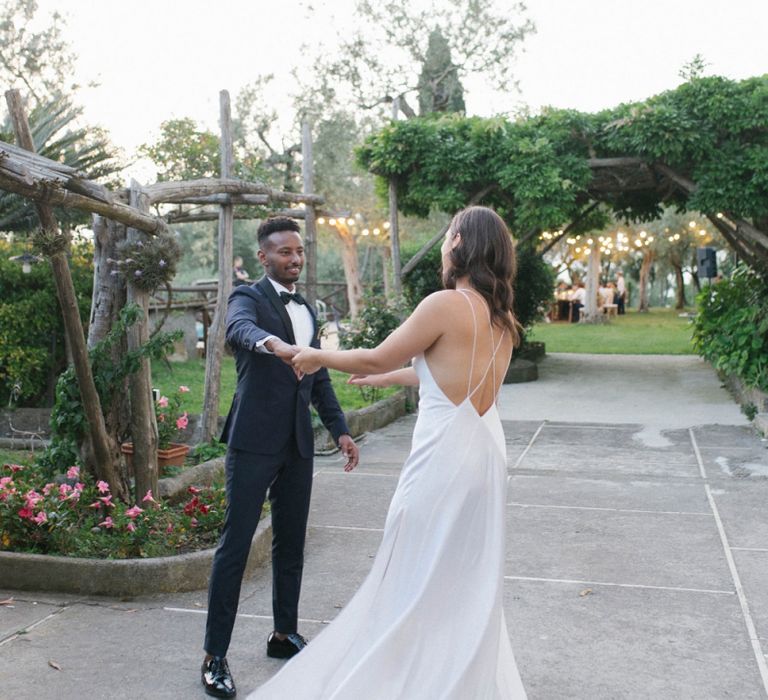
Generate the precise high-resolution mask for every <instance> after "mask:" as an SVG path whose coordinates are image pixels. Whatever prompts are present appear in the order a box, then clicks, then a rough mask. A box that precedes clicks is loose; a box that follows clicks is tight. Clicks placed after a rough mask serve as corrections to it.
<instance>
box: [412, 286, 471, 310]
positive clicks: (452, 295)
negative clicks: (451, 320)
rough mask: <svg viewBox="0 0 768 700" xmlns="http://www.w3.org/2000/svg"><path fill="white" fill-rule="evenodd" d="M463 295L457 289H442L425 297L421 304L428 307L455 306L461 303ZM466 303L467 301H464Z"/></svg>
mask: <svg viewBox="0 0 768 700" xmlns="http://www.w3.org/2000/svg"><path fill="white" fill-rule="evenodd" d="M462 296H463V295H462V294H461V293H460V292H457V291H456V290H455V289H441V290H440V291H438V292H432V294H430V295H428V296H426V297H424V298H423V299H422V300H421V301H420V302H419V306H423V307H424V308H427V309H432V310H434V309H437V308H440V309H446V308H451V307H453V306H455V305H456V304H457V303H461V297H462ZM464 303H466V302H464Z"/></svg>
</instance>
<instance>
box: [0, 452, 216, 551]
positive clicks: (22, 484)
mask: <svg viewBox="0 0 768 700" xmlns="http://www.w3.org/2000/svg"><path fill="white" fill-rule="evenodd" d="M188 494H189V495H188V497H187V500H186V501H184V502H183V503H180V504H178V505H170V504H167V503H165V502H158V501H157V500H155V499H154V497H153V496H152V492H151V491H150V492H148V493H147V495H146V496H145V497H144V499H143V500H142V502H141V503H138V504H135V505H133V506H130V507H129V504H126V503H122V502H121V501H113V500H112V498H113V497H112V494H111V493H110V488H109V484H107V483H106V482H103V481H99V482H95V481H94V479H93V478H92V477H91V476H90V475H88V474H81V473H80V469H79V468H78V467H76V466H75V467H70V468H69V469H67V470H66V479H59V480H57V481H56V482H54V481H48V482H47V483H46V476H45V474H44V473H42V472H40V470H38V469H37V468H36V467H34V466H32V467H24V466H21V465H18V464H5V465H3V467H2V469H0V533H2V535H0V550H6V551H12V552H35V553H38V554H57V555H61V556H71V557H91V558H99V559H105V558H106V559H126V558H137V557H157V556H167V555H172V554H180V553H183V552H186V551H191V550H196V549H201V548H205V547H212V546H213V545H214V544H215V543H216V540H217V539H218V535H219V531H220V529H221V526H222V524H223V522H224V513H225V511H226V494H225V491H224V488H223V486H222V485H221V484H215V485H214V486H213V487H210V488H204V489H202V488H197V487H195V486H190V487H189V489H188Z"/></svg>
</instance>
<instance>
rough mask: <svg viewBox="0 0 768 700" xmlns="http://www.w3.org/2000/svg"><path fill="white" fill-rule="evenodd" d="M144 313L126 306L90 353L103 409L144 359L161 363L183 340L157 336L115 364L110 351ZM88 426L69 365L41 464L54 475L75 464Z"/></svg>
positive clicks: (175, 335) (58, 388)
mask: <svg viewBox="0 0 768 700" xmlns="http://www.w3.org/2000/svg"><path fill="white" fill-rule="evenodd" d="M141 314H142V311H141V309H140V308H139V307H138V306H137V305H136V304H129V305H127V306H125V307H123V308H122V310H121V311H120V317H119V319H118V321H117V322H116V323H115V324H114V325H113V326H112V328H111V329H110V331H109V333H107V335H106V337H105V338H104V339H103V340H102V341H100V342H99V343H97V344H96V345H95V346H94V347H93V348H91V350H90V351H89V356H90V360H91V370H92V372H93V379H94V382H95V383H96V390H97V391H98V393H99V398H100V399H101V402H102V406H106V405H107V401H108V399H109V397H110V396H111V394H112V393H113V392H115V391H121V390H122V387H123V384H124V381H125V379H126V378H127V377H128V376H130V375H131V374H132V373H134V372H136V371H137V370H138V369H139V367H140V364H141V361H142V359H143V358H145V357H149V358H151V359H154V360H161V359H162V358H164V357H165V356H166V355H167V354H168V353H169V352H170V351H171V350H172V348H173V343H174V342H175V341H176V340H178V339H179V338H180V337H181V334H182V331H172V332H169V333H157V334H156V335H154V336H152V337H151V338H150V339H149V340H148V341H147V342H146V343H145V344H144V345H142V346H141V347H139V348H138V349H136V350H131V351H128V352H126V353H124V354H123V355H122V356H121V358H120V362H118V363H114V362H113V360H112V354H111V349H112V348H113V347H115V346H116V345H118V344H119V343H120V339H121V338H122V336H123V335H124V334H125V332H126V330H127V329H128V328H130V327H131V326H132V325H133V324H134V323H136V322H137V321H138V319H139V317H140V315H141ZM86 425H87V422H86V419H85V412H84V410H83V404H82V399H81V397H80V389H79V388H78V385H77V378H76V377H75V371H74V368H73V367H71V366H70V367H69V368H68V369H67V370H66V371H65V372H63V373H62V375H61V376H60V377H59V381H58V383H57V385H56V402H55V403H54V406H53V412H52V413H51V445H50V447H49V448H48V449H47V450H46V452H45V453H44V455H43V457H42V458H41V460H40V463H41V465H43V466H44V467H45V468H46V469H48V470H49V472H50V473H53V472H55V471H56V470H61V469H65V468H66V467H67V466H68V465H70V464H74V463H75V462H76V461H77V459H78V445H79V444H80V442H81V440H82V437H83V434H84V431H85V429H86ZM118 437H123V436H118Z"/></svg>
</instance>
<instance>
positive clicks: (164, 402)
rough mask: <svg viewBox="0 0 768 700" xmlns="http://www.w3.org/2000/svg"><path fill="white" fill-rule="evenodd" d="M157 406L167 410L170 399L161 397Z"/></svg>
mask: <svg viewBox="0 0 768 700" xmlns="http://www.w3.org/2000/svg"><path fill="white" fill-rule="evenodd" d="M157 405H158V406H159V407H160V408H167V407H168V397H167V396H161V397H160V398H159V399H158V400H157Z"/></svg>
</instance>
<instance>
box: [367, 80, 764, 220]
mask: <svg viewBox="0 0 768 700" xmlns="http://www.w3.org/2000/svg"><path fill="white" fill-rule="evenodd" d="M619 156H622V157H624V156H627V157H638V158H641V159H642V160H644V161H645V162H647V163H649V164H651V165H653V164H656V163H662V164H665V165H667V166H669V167H671V168H672V169H674V170H675V171H676V172H677V173H678V174H679V175H680V176H682V177H684V178H688V179H690V180H692V181H693V182H695V184H696V190H695V192H694V193H693V194H692V195H691V196H690V197H689V198H688V199H687V200H686V199H685V198H684V197H683V196H682V195H680V194H679V193H678V194H675V193H674V192H671V193H667V195H668V197H667V201H668V203H670V204H677V205H678V206H680V207H682V208H686V209H687V208H690V209H693V210H698V211H702V212H705V213H715V212H719V211H725V212H730V213H731V214H732V215H733V216H742V217H748V218H752V219H753V220H758V219H763V218H765V217H766V216H768V76H760V77H754V78H749V79H747V80H743V81H733V80H728V79H726V78H720V77H707V78H702V77H693V78H691V80H690V81H689V82H686V83H684V84H682V85H681V86H680V87H678V88H676V89H675V90H670V91H667V92H664V93H662V94H660V95H657V96H655V97H652V98H650V99H649V100H647V101H646V102H643V103H635V104H627V105H621V106H619V107H617V108H615V109H611V110H605V111H603V112H599V113H597V114H586V113H580V112H576V111H572V110H554V109H551V110H547V111H545V112H543V113H542V114H541V115H538V116H535V117H529V118H520V119H517V120H515V121H511V120H508V119H504V118H500V117H494V118H490V119H481V118H479V117H459V116H456V115H449V116H441V117H438V118H435V117H430V118H420V119H410V120H407V121H402V122H393V123H391V124H389V125H388V126H386V127H384V128H383V129H381V130H380V131H379V132H377V133H376V134H374V135H372V136H371V137H369V138H368V139H367V140H366V142H365V143H364V144H363V146H362V147H361V148H360V149H359V150H358V158H359V160H360V163H361V164H362V165H363V166H364V167H366V168H368V169H369V170H370V171H371V172H373V173H375V174H376V175H378V176H380V177H381V178H384V179H389V178H394V180H395V181H396V183H397V189H398V203H399V205H400V207H401V209H402V211H403V212H404V213H407V214H415V215H418V216H424V215H425V214H426V213H427V212H428V211H429V209H430V208H431V207H437V208H439V209H441V210H444V211H447V212H454V211H456V210H457V209H459V208H461V207H463V206H465V205H466V203H467V202H469V201H470V199H471V198H472V197H473V196H474V195H477V194H478V193H480V192H486V190H487V192H486V194H485V196H484V197H483V198H482V203H483V204H487V205H489V206H492V207H494V208H495V209H496V210H497V211H499V213H500V214H502V215H503V216H504V217H505V219H506V220H507V221H508V222H509V223H510V224H511V225H512V227H513V229H514V230H515V231H516V232H517V233H518V234H519V235H524V234H525V233H527V232H529V231H531V230H533V231H539V230H547V229H549V230H552V229H555V230H556V229H558V228H561V227H562V226H564V225H565V224H567V223H569V222H571V221H573V220H574V219H575V218H577V216H578V214H579V212H580V211H581V210H582V209H583V208H584V206H585V205H586V204H587V203H588V202H589V201H590V200H591V199H592V197H593V193H591V192H590V189H589V185H590V182H591V180H592V173H591V171H590V168H589V163H588V159H589V158H593V157H605V158H607V157H619ZM663 194H664V193H662V192H657V191H648V190H637V191H631V192H624V193H621V192H619V193H616V194H614V195H610V196H609V195H606V194H603V195H602V196H601V198H602V199H603V200H604V201H605V202H606V203H607V204H608V206H609V207H610V208H611V209H612V210H613V211H614V212H615V213H616V214H617V215H619V216H620V217H622V218H626V217H631V218H639V219H651V218H655V217H656V216H658V215H659V214H660V212H661V208H660V201H661V198H662V196H663ZM590 223H592V224H593V223H594V222H590ZM574 232H575V233H577V232H578V231H576V230H575V231H574Z"/></svg>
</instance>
